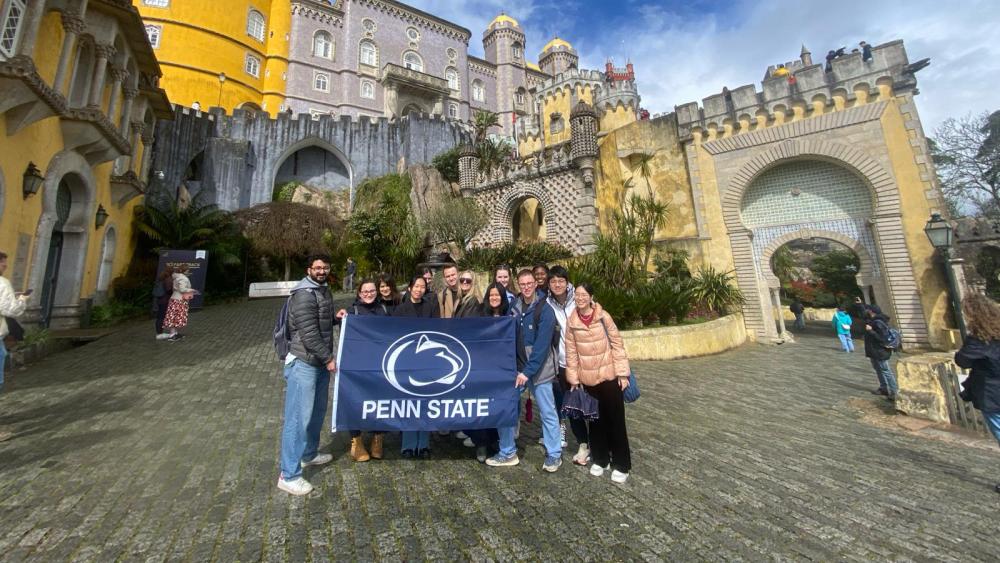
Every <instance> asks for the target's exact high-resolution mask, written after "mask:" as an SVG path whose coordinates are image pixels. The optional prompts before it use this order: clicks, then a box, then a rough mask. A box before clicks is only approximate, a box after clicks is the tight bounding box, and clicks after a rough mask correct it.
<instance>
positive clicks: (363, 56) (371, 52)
mask: <svg viewBox="0 0 1000 563" xmlns="http://www.w3.org/2000/svg"><path fill="white" fill-rule="evenodd" d="M360 60H361V64H363V65H367V66H378V48H377V47H375V44H374V43H372V42H371V41H362V42H361V48H360Z"/></svg>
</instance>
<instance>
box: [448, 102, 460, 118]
mask: <svg viewBox="0 0 1000 563" xmlns="http://www.w3.org/2000/svg"><path fill="white" fill-rule="evenodd" d="M448 117H450V118H452V119H458V104H448Z"/></svg>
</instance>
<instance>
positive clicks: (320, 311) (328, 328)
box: [288, 276, 340, 367]
mask: <svg viewBox="0 0 1000 563" xmlns="http://www.w3.org/2000/svg"><path fill="white" fill-rule="evenodd" d="M337 324H340V322H339V321H337V319H336V318H335V316H334V310H333V298H332V297H331V296H330V290H329V288H327V286H326V284H318V283H316V282H314V281H313V280H312V279H311V278H309V276H306V277H304V278H302V281H300V282H299V283H298V284H296V285H295V287H293V288H292V291H291V297H289V302H288V327H289V329H290V330H291V334H292V340H291V344H290V346H289V349H288V352H289V354H291V355H292V356H295V357H296V358H298V359H300V360H302V361H303V362H306V363H307V364H309V365H311V366H315V367H320V366H325V365H326V364H328V363H330V360H332V359H333V327H334V325H337Z"/></svg>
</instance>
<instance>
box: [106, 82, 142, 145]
mask: <svg viewBox="0 0 1000 563" xmlns="http://www.w3.org/2000/svg"><path fill="white" fill-rule="evenodd" d="M122 95H123V96H124V97H125V106H124V109H122V115H121V117H120V118H119V120H118V131H119V132H120V133H121V134H122V137H126V138H127V137H128V126H129V119H130V118H131V117H132V102H133V101H135V97H136V96H138V95H139V90H138V89H137V88H133V87H131V86H126V87H125V88H123V89H122ZM110 113H111V112H108V114H109V115H108V117H110V118H112V119H114V116H112V115H110ZM112 123H113V121H112Z"/></svg>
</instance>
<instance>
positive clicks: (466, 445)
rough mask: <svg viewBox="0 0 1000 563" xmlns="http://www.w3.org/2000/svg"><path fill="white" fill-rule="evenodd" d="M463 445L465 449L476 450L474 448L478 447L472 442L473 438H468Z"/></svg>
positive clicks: (463, 441)
mask: <svg viewBox="0 0 1000 563" xmlns="http://www.w3.org/2000/svg"><path fill="white" fill-rule="evenodd" d="M462 445H463V446H465V447H467V448H474V447H476V444H475V442H473V441H472V438H466V439H464V440H462Z"/></svg>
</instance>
